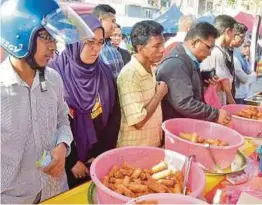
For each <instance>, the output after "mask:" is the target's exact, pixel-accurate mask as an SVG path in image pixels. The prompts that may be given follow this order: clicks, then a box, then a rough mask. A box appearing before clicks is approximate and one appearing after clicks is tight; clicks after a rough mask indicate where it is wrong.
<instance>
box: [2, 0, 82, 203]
mask: <svg viewBox="0 0 262 205" xmlns="http://www.w3.org/2000/svg"><path fill="white" fill-rule="evenodd" d="M10 5H11V7H10ZM0 8H1V14H3V13H4V14H5V15H3V16H1V18H2V19H1V20H2V24H1V26H2V28H1V29H2V30H1V46H2V47H3V48H4V49H5V50H6V51H7V52H8V53H9V54H10V57H8V58H7V59H6V60H5V61H4V62H3V63H2V64H1V65H0V88H1V148H2V150H1V177H2V181H1V203H11V204H18V203H26V204H32V203H38V202H40V201H42V200H45V199H47V198H50V197H53V196H55V195H57V194H59V193H61V192H63V191H65V190H67V189H68V186H67V180H66V175H65V158H66V156H67V155H68V154H69V153H70V144H71V142H72V138H73V137H72V133H71V129H70V125H69V120H68V107H67V105H66V103H65V101H64V97H63V85H62V80H61V78H60V76H59V74H58V73H57V72H56V71H54V70H52V69H50V68H47V67H46V65H47V63H48V61H49V60H50V58H51V57H52V55H53V53H54V51H55V50H56V40H55V39H54V38H53V37H52V36H51V35H50V33H52V30H51V32H50V29H52V28H53V27H51V28H50V27H49V32H50V33H49V32H47V30H46V29H47V27H46V25H50V23H51V24H52V23H53V22H52V21H51V20H50V18H52V17H54V18H55V19H56V21H57V22H56V25H57V26H58V27H57V28H56V30H53V32H57V31H59V29H61V30H60V31H61V32H62V31H63V30H64V27H65V26H66V25H68V27H67V28H68V29H67V32H68V33H70V28H72V29H73V25H72V23H69V22H68V19H67V18H66V17H65V16H64V15H63V13H62V11H61V10H59V6H58V3H57V1H56V0H45V1H35V0H19V1H15V0H10V1H6V2H5V3H3V4H2V5H1V7H0ZM9 8H13V9H14V12H10V11H8V9H9ZM6 11H8V12H6ZM68 12H70V10H69V11H68ZM72 13H73V14H71V15H76V14H75V13H74V12H73V11H72ZM16 14H19V16H16ZM49 14H52V15H51V16H49ZM43 22H44V23H43ZM59 22H63V23H62V25H59ZM67 22H68V24H67ZM25 25H26V26H25ZM81 26H83V27H81V28H83V29H84V27H85V24H82V25H81ZM10 30H11V32H9V31H10ZM75 30H76V29H75ZM60 31H59V32H58V33H60ZM72 32H74V30H71V34H72ZM65 35H66V34H65ZM72 36H73V35H71V36H70V37H72ZM71 39H72V38H71ZM45 151H47V152H49V153H50V155H49V156H50V158H49V160H47V161H45V163H40V164H39V165H37V163H36V162H37V161H38V160H40V159H41V157H42V155H43V153H44V152H45Z"/></svg>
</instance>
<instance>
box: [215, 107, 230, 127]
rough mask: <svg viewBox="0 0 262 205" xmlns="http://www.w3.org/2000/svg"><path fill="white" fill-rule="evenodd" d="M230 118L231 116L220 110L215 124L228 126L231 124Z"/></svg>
mask: <svg viewBox="0 0 262 205" xmlns="http://www.w3.org/2000/svg"><path fill="white" fill-rule="evenodd" d="M231 118H232V116H231V114H230V113H229V112H227V111H225V110H222V109H220V110H219V116H218V119H217V123H219V124H222V125H228V124H229V123H230V122H231Z"/></svg>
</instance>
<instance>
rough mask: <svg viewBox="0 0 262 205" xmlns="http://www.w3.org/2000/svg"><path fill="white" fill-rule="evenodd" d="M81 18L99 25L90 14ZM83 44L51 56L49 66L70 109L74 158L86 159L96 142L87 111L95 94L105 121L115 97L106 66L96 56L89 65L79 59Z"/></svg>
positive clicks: (111, 79)
mask: <svg viewBox="0 0 262 205" xmlns="http://www.w3.org/2000/svg"><path fill="white" fill-rule="evenodd" d="M81 18H82V19H83V20H84V21H85V22H86V24H87V25H88V26H89V27H90V28H91V30H92V31H94V30H96V29H97V28H102V25H101V23H100V21H99V20H98V19H97V18H95V17H94V16H92V15H83V16H81ZM83 47H84V44H83V43H81V42H77V43H74V44H71V45H67V46H66V49H65V50H64V51H63V52H62V53H61V54H60V55H58V56H57V57H56V58H54V59H53V60H52V61H51V62H50V63H49V66H50V67H51V68H53V69H55V70H56V71H57V72H58V73H59V74H60V76H61V78H62V80H63V83H64V88H65V100H66V102H67V104H68V106H69V107H70V108H72V109H73V110H74V111H75V112H74V114H75V115H74V120H73V126H72V132H73V135H74V140H75V143H76V148H77V154H78V158H79V160H81V161H84V162H85V161H87V160H88V150H89V149H90V148H91V147H92V145H93V144H95V143H96V142H97V137H96V131H95V128H94V124H93V121H92V119H91V118H90V113H91V111H92V109H93V107H94V105H95V102H96V98H97V96H98V95H99V97H100V102H101V105H102V108H103V113H102V122H103V124H104V125H106V124H107V121H108V118H109V114H110V112H111V110H112V108H113V105H114V100H115V87H114V82H113V76H112V74H111V72H110V68H108V66H107V65H105V64H104V63H103V62H102V61H101V60H100V58H99V57H98V59H97V60H96V62H95V63H93V64H85V63H83V62H82V61H81V59H80V53H81V52H82V49H83Z"/></svg>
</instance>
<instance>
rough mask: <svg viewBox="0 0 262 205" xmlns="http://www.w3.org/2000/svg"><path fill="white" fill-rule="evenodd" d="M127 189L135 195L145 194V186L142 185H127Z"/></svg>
mask: <svg viewBox="0 0 262 205" xmlns="http://www.w3.org/2000/svg"><path fill="white" fill-rule="evenodd" d="M127 187H128V188H129V189H130V190H131V191H132V192H135V193H138V192H145V191H146V190H147V186H146V185H142V184H129V185H128V186H127Z"/></svg>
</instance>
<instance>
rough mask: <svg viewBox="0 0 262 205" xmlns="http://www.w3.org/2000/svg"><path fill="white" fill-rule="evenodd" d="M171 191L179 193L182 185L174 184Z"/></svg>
mask: <svg viewBox="0 0 262 205" xmlns="http://www.w3.org/2000/svg"><path fill="white" fill-rule="evenodd" d="M173 193H175V194H181V193H182V186H181V185H180V184H179V183H177V184H175V186H174V189H173Z"/></svg>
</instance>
